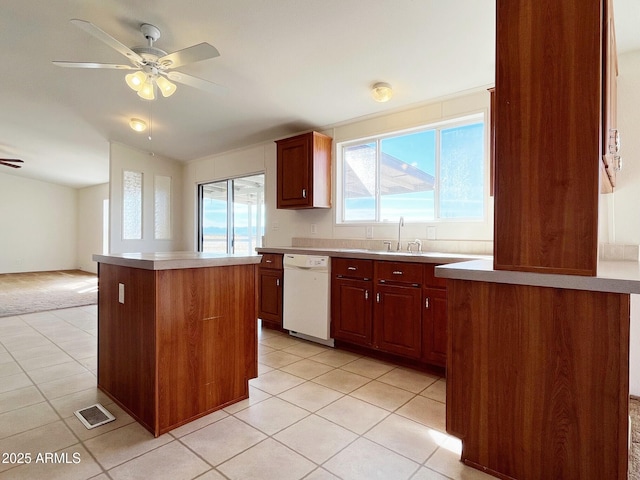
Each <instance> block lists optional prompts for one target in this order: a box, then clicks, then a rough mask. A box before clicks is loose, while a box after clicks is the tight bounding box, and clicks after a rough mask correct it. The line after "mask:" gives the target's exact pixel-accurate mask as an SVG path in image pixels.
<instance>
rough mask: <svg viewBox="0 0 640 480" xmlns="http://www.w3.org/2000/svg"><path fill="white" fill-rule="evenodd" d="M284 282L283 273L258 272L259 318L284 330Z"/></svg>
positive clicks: (262, 270)
mask: <svg viewBox="0 0 640 480" xmlns="http://www.w3.org/2000/svg"><path fill="white" fill-rule="evenodd" d="M282 280H283V272H282V271H278V270H267V269H263V268H261V269H259V270H258V297H259V300H258V318H260V319H262V321H263V322H268V323H270V324H272V325H273V326H274V327H275V328H282Z"/></svg>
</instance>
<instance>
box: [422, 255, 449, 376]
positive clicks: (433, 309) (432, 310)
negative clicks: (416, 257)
mask: <svg viewBox="0 0 640 480" xmlns="http://www.w3.org/2000/svg"><path fill="white" fill-rule="evenodd" d="M435 267H436V265H435V264H427V265H425V266H424V282H423V290H422V303H423V305H422V307H423V310H422V359H423V360H424V361H425V362H427V363H430V364H434V365H439V366H441V367H445V366H446V364H447V338H448V335H447V319H448V315H447V288H446V287H447V283H446V280H445V279H444V278H439V277H436V276H435Z"/></svg>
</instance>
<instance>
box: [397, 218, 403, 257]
mask: <svg viewBox="0 0 640 480" xmlns="http://www.w3.org/2000/svg"><path fill="white" fill-rule="evenodd" d="M400 227H404V217H400V221H399V222H398V247H397V248H396V252H399V251H400Z"/></svg>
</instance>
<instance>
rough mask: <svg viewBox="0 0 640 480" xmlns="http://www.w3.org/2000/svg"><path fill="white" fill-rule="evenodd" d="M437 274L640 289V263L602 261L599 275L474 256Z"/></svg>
mask: <svg viewBox="0 0 640 480" xmlns="http://www.w3.org/2000/svg"><path fill="white" fill-rule="evenodd" d="M436 277H443V278H451V279H457V280H474V281H480V282H492V283H509V284H513V285H532V286H538V287H552V288H566V289H572V290H589V291H593V292H611V293H640V263H639V262H627V261H601V262H599V263H598V275H597V276H595V277H585V276H580V275H557V274H546V273H530V272H514V271H508V270H494V269H493V261H492V260H491V259H480V260H472V261H468V262H460V263H456V264H451V265H443V266H440V267H436Z"/></svg>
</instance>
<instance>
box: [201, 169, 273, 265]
mask: <svg viewBox="0 0 640 480" xmlns="http://www.w3.org/2000/svg"><path fill="white" fill-rule="evenodd" d="M198 200H199V202H198V203H199V215H198V218H199V222H198V234H199V235H198V238H199V242H198V250H199V251H201V252H216V253H239V254H245V255H250V254H254V253H255V248H256V247H259V246H261V245H262V236H263V235H264V174H259V175H251V176H249V177H240V178H232V179H228V180H221V181H217V182H211V183H203V184H201V185H200V186H199V187H198Z"/></svg>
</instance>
